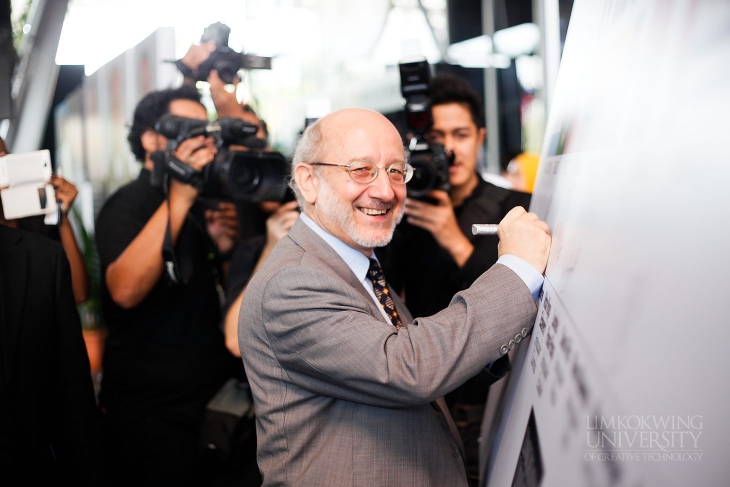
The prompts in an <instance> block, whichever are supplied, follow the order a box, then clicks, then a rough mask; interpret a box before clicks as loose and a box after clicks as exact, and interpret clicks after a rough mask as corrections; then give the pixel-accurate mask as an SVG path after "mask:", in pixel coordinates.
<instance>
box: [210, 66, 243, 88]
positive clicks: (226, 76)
mask: <svg viewBox="0 0 730 487" xmlns="http://www.w3.org/2000/svg"><path fill="white" fill-rule="evenodd" d="M214 68H215V70H216V71H218V77H220V79H221V81H223V82H224V83H226V84H231V83H233V81H235V78H236V74H237V73H238V66H237V65H235V64H231V63H228V62H223V61H221V62H218V63H216V65H215V66H214Z"/></svg>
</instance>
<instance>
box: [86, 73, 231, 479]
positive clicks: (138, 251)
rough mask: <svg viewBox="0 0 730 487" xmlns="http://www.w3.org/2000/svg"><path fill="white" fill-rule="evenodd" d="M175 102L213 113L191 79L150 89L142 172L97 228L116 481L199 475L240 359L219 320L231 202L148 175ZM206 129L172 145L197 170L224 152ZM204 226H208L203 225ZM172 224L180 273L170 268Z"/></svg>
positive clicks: (141, 137)
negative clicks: (205, 435) (201, 451)
mask: <svg viewBox="0 0 730 487" xmlns="http://www.w3.org/2000/svg"><path fill="white" fill-rule="evenodd" d="M167 113H170V114H172V115H177V116H180V117H186V118H191V119H199V120H206V119H207V113H206V110H205V108H204V106H203V105H202V104H201V103H200V98H199V96H198V94H197V92H196V91H195V89H194V88H192V87H187V86H184V87H181V88H178V89H168V90H163V91H157V92H153V93H150V94H148V95H146V96H145V97H144V98H143V99H142V100H141V101H140V103H139V104H138V105H137V108H136V110H135V113H134V120H133V123H132V127H131V129H130V132H129V142H130V146H131V148H132V151H133V152H134V153H135V156H136V157H137V159H138V160H139V161H140V162H142V163H143V167H142V170H141V171H140V174H139V178H138V179H137V180H136V181H133V182H131V183H129V184H127V185H126V186H123V187H122V188H120V189H119V190H118V191H117V192H116V193H115V194H113V195H112V196H111V197H110V198H109V199H108V201H106V203H105V204H104V207H103V208H102V210H101V212H100V214H99V217H98V221H97V224H96V229H97V230H96V240H97V246H98V249H99V257H100V260H101V272H102V277H103V279H102V282H103V289H102V303H103V310H104V317H105V321H106V325H107V328H108V332H109V334H108V338H107V341H106V348H105V353H104V363H103V370H104V374H103V378H102V384H101V390H100V398H99V402H100V406H101V409H102V412H103V417H104V422H103V425H104V434H105V443H106V448H107V454H108V461H109V469H108V471H109V477H110V481H111V483H112V484H115V485H116V484H118V485H133V484H134V485H139V484H143V485H168V484H170V485H202V484H203V483H204V481H205V479H204V478H202V477H201V476H200V475H201V469H200V468H199V467H200V465H199V462H200V461H199V458H198V447H199V445H198V438H199V432H200V428H201V422H202V417H203V412H204V408H205V405H206V403H207V402H208V401H209V399H210V398H211V397H212V396H213V394H214V393H215V392H216V391H217V390H218V389H219V388H220V387H221V385H222V384H223V382H224V381H225V380H226V379H227V378H228V377H230V376H231V374H232V373H233V371H234V367H235V362H236V361H235V359H233V357H232V356H231V355H230V354H229V353H228V351H227V350H226V348H225V344H224V339H223V334H222V332H221V329H220V326H219V325H220V319H221V316H220V301H219V293H218V292H217V291H218V289H219V288H220V284H219V275H220V262H219V259H218V258H217V256H218V255H220V254H227V253H229V252H230V251H231V250H232V248H233V246H234V245H235V242H236V239H237V224H236V215H235V211H234V210H232V209H231V208H230V207H224V208H219V210H216V211H214V210H210V209H208V210H205V209H204V208H203V206H202V203H201V202H200V201H199V199H198V190H197V189H196V188H195V187H193V186H191V185H188V184H184V183H182V182H180V181H177V180H176V179H174V178H169V187H167V188H162V187H154V186H152V185H151V184H150V171H151V170H152V169H153V165H154V164H153V161H152V158H151V156H152V154H153V153H154V152H155V151H157V150H161V149H164V148H165V146H166V143H167V139H166V138H165V137H163V136H162V135H161V134H159V133H157V132H155V130H154V128H153V127H154V126H155V122H156V121H157V120H158V119H159V118H160V117H161V116H163V115H165V114H167ZM216 152H217V151H216V147H215V145H214V142H213V140H212V139H211V138H210V137H205V136H198V137H195V138H191V139H188V140H185V141H183V142H181V143H180V144H179V146H178V148H177V150H176V151H175V152H174V155H175V156H176V157H177V158H178V159H179V160H180V161H182V162H184V163H186V164H188V165H190V166H191V167H193V168H194V169H196V170H201V169H202V168H203V167H204V166H205V165H206V164H209V163H210V162H211V161H212V160H213V158H214V157H215V155H216ZM206 227H207V228H206ZM166 232H169V234H170V237H171V240H172V243H173V245H174V252H175V254H176V255H177V261H178V264H179V269H180V275H181V276H182V279H181V281H180V282H178V283H174V282H173V280H172V279H169V278H168V277H167V274H166V272H165V261H164V259H163V255H162V249H163V240H164V239H165V236H166Z"/></svg>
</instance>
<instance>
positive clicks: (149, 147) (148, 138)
mask: <svg viewBox="0 0 730 487" xmlns="http://www.w3.org/2000/svg"><path fill="white" fill-rule="evenodd" d="M140 141H141V142H142V148H143V149H144V150H145V152H147V153H148V154H151V153H153V152H154V151H156V150H157V134H156V133H155V132H154V131H152V130H150V129H147V130H145V131H144V132H142V136H141V137H140Z"/></svg>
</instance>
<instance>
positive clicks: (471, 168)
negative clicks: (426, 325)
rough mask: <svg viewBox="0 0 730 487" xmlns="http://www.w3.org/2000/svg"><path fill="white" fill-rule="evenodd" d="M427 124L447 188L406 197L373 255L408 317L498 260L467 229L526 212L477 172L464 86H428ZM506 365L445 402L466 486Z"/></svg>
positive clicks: (475, 110)
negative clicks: (440, 151)
mask: <svg viewBox="0 0 730 487" xmlns="http://www.w3.org/2000/svg"><path fill="white" fill-rule="evenodd" d="M430 97H431V104H432V114H433V126H432V127H431V130H430V132H429V139H430V140H431V141H433V142H439V143H441V144H443V145H444V146H445V148H446V149H447V150H448V151H452V152H453V155H454V161H453V164H452V165H451V166H450V167H449V183H450V185H451V190H450V191H449V192H448V193H447V192H446V191H441V190H433V191H431V192H430V193H429V194H428V196H429V197H430V198H431V199H432V200H433V201H435V202H436V203H435V204H433V202H426V201H421V200H416V199H413V198H408V199H407V200H406V209H405V218H404V220H403V222H402V223H401V224H400V225H399V226H398V227H397V228H396V230H395V234H394V236H393V240H392V241H391V244H390V245H389V246H388V247H385V248H383V249H380V250H376V253H377V254H378V258H379V259H380V260H381V263H382V264H383V270H384V272H385V276H386V278H387V279H388V282H389V283H390V284H391V286H393V287H395V288H396V289H399V290H400V292H401V293H402V294H403V297H404V299H405V301H406V304H407V306H408V309H409V310H410V311H411V312H412V313H413V315H414V316H430V315H433V314H435V313H438V312H439V311H441V310H442V309H444V308H446V307H447V306H448V304H449V302H450V301H451V298H452V297H453V296H454V294H456V293H457V292H459V291H461V290H464V289H466V288H468V287H469V286H470V285H471V284H472V283H473V282H474V281H475V280H476V279H477V278H478V277H479V276H480V275H481V274H482V273H483V272H485V271H486V270H487V269H489V268H490V267H491V266H492V265H493V264H494V263H495V262H496V261H497V257H498V256H497V245H498V243H499V239H498V238H497V236H496V235H495V236H474V235H472V233H471V226H472V224H474V223H499V222H500V221H501V220H502V218H503V217H504V216H505V215H506V214H507V212H509V210H511V209H512V208H514V207H515V206H522V207H524V208H525V209H526V210H527V209H529V205H530V195H529V194H528V193H522V192H517V191H511V190H507V189H504V188H500V187H498V186H495V185H493V184H491V183H488V182H486V181H484V180H483V179H482V178H481V177H480V175H479V173H478V172H477V155H478V153H479V149H480V148H481V147H482V146H483V145H484V137H485V135H486V130H485V128H484V123H483V119H482V102H481V99H480V97H479V95H478V94H477V93H476V91H475V90H474V89H473V88H471V86H470V85H469V84H468V82H467V81H465V80H463V79H461V78H457V77H454V76H448V75H438V76H434V78H433V79H432V80H431V91H430ZM508 367H509V364H508V362H507V359H506V356H505V357H504V358H503V359H500V360H498V361H497V362H495V363H494V364H493V365H492V367H491V368H490V371H489V372H488V371H486V370H485V371H483V372H482V373H480V374H479V375H477V376H476V377H474V378H473V379H470V380H469V381H467V382H466V383H465V384H464V385H463V386H461V387H459V388H457V389H456V390H454V391H453V392H451V393H450V394H448V395H447V396H446V401H447V403H448V405H449V407H450V408H451V409H452V415H453V416H454V419H455V420H456V421H457V426H459V429H460V432H461V434H462V439H463V440H464V446H465V447H466V451H467V462H468V465H467V467H468V473H469V477H470V481H472V482H473V483H474V484H476V481H477V480H478V478H479V463H478V462H479V458H478V452H479V443H478V436H479V430H480V425H481V418H482V413H483V408H484V403H485V401H486V398H487V387H486V386H485V385H484V384H489V383H491V382H493V381H494V379H493V378H492V379H488V380H485V379H486V377H484V376H485V375H488V374H490V373H492V374H495V375H497V376H501V375H503V374H504V373H506V371H507V369H508Z"/></svg>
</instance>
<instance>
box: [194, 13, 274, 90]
mask: <svg viewBox="0 0 730 487" xmlns="http://www.w3.org/2000/svg"><path fill="white" fill-rule="evenodd" d="M230 33H231V28H230V27H228V26H227V25H226V24H223V23H221V22H216V23H214V24H211V25H209V26H208V27H206V28H205V30H204V31H203V35H202V37H201V38H200V42H201V43H203V42H208V41H213V42H214V43H215V45H216V49H215V51H213V52H212V53H211V54H210V56H209V57H208V59H206V60H205V61H203V62H202V63H201V64H200V66H198V72H197V73H196V80H197V81H205V80H207V79H208V76H210V72H211V70H213V69H215V70H216V71H218V76H219V77H220V79H221V80H222V81H223V82H224V83H226V84H231V83H233V82H234V80H235V78H236V74H237V73H238V71H240V70H241V69H271V58H270V57H262V56H253V55H251V54H242V53H240V52H237V51H234V50H233V49H231V48H230V47H228V36H229V35H230Z"/></svg>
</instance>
